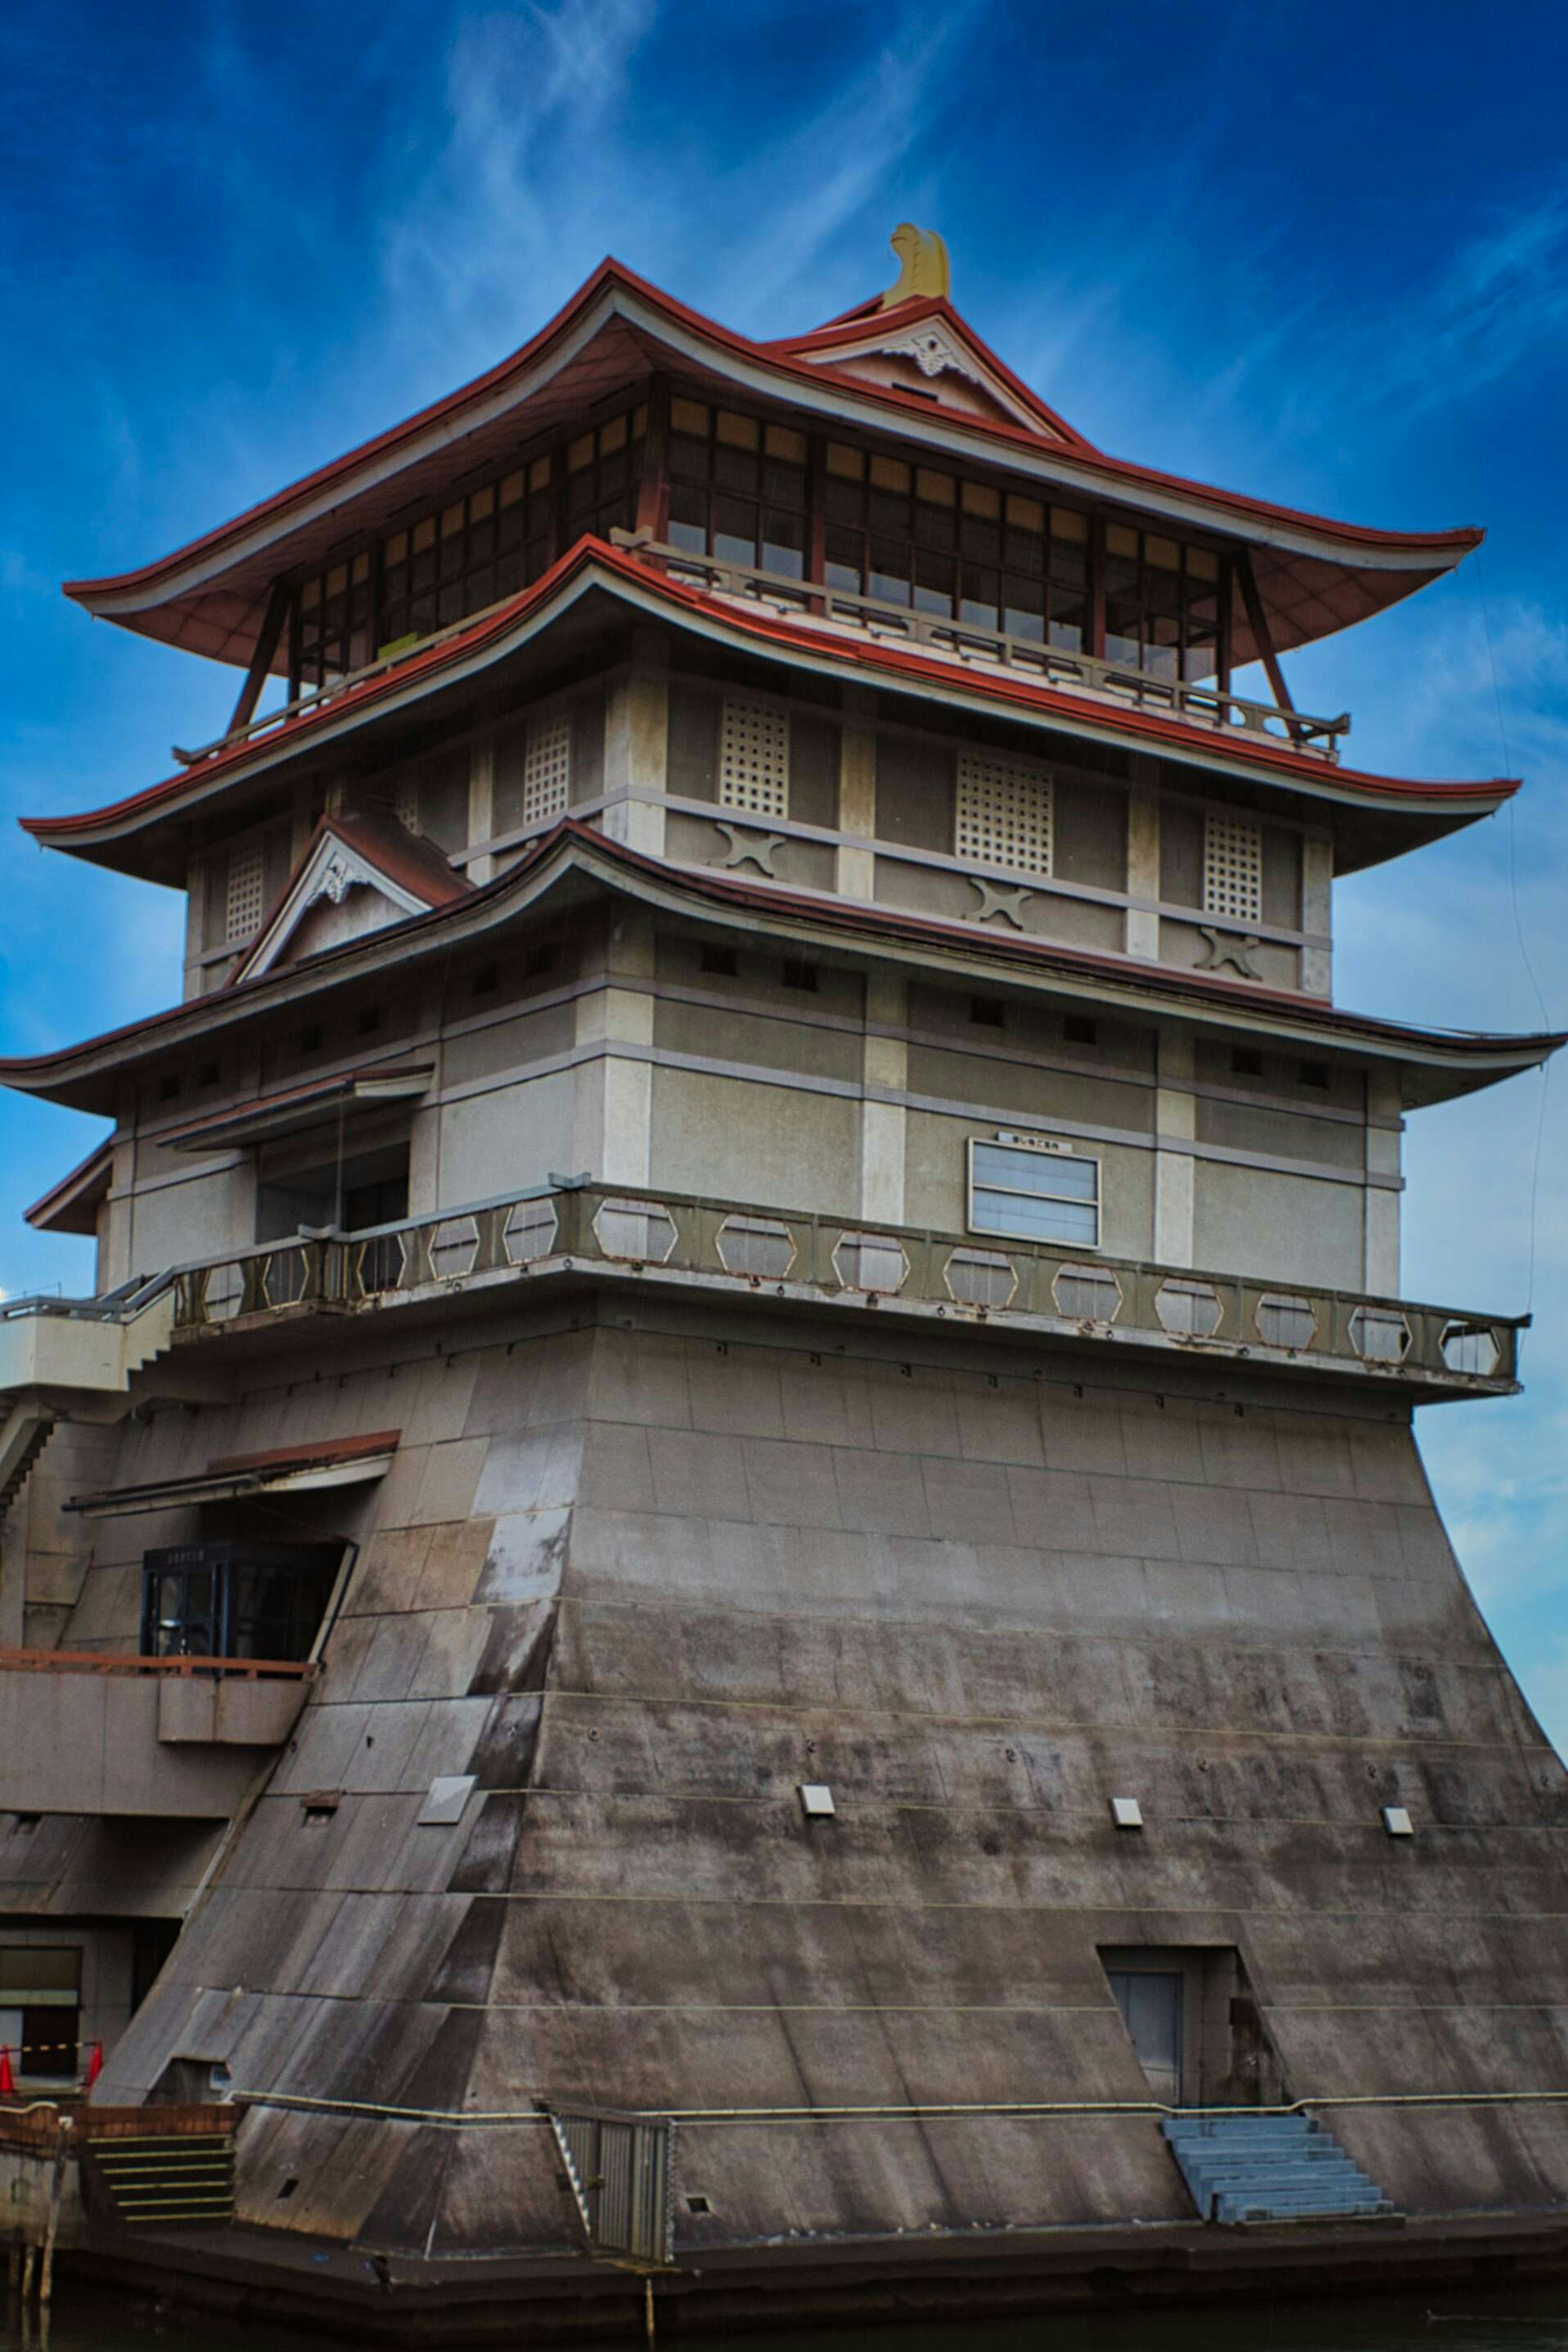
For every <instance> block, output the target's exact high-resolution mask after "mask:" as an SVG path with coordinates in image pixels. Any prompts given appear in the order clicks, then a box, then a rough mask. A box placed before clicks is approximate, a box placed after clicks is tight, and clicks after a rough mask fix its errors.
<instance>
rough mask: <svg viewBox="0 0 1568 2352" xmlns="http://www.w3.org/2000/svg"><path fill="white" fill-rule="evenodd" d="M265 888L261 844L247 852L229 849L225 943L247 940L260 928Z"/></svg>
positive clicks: (255, 844)
mask: <svg viewBox="0 0 1568 2352" xmlns="http://www.w3.org/2000/svg"><path fill="white" fill-rule="evenodd" d="M264 887H265V868H264V865H263V859H262V852H261V844H260V843H259V842H254V843H252V845H251V846H250V847H249V848H248V849H233V850H230V852H229V857H228V897H227V900H226V906H225V917H224V924H225V928H224V937H225V939H226V940H247V939H249V937H250V935H251V933H252V932H253V931H257V930H259V929H260V928H261V917H262V912H263V906H262V892H263V889H264Z"/></svg>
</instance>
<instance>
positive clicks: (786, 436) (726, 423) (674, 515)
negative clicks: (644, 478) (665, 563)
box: [669, 399, 809, 580]
mask: <svg viewBox="0 0 1568 2352" xmlns="http://www.w3.org/2000/svg"><path fill="white" fill-rule="evenodd" d="M807 479H808V477H807V473H806V439H805V434H804V433H797V432H795V430H794V429H793V427H791V426H788V425H763V423H762V422H761V421H760V420H759V419H758V418H757V417H754V416H742V415H740V414H738V413H737V412H736V411H735V410H733V409H729V408H710V406H709V405H708V404H707V402H706V401H701V400H682V399H677V400H672V401H671V402H670V404H669V543H670V545H671V546H672V547H679V548H682V549H684V550H685V551H687V552H688V553H689V554H691V555H712V556H715V557H717V558H718V559H719V561H720V562H724V563H751V564H756V565H759V566H760V567H761V568H762V570H763V571H764V572H776V573H778V574H779V575H780V576H781V577H783V578H784V579H786V580H802V579H804V578H805V570H806V549H807V545H808V538H809V534H808V530H807V494H806V485H807Z"/></svg>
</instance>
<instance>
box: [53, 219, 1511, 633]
mask: <svg viewBox="0 0 1568 2352" xmlns="http://www.w3.org/2000/svg"><path fill="white" fill-rule="evenodd" d="M927 331H940V332H941V334H942V336H943V337H944V338H946V339H947V340H948V341H949V342H950V344H951V345H952V349H953V351H955V352H957V354H958V357H959V359H960V360H961V361H962V362H963V364H962V366H959V367H957V368H956V369H955V368H953V367H952V366H949V365H947V364H945V363H944V364H943V366H942V368H941V369H940V370H939V371H938V373H937V379H936V381H935V383H933V384H927V383H923V382H921V383H920V385H919V388H918V389H917V388H915V387H914V385H912V384H910V383H899V382H893V381H878V380H874V379H873V378H872V377H870V376H868V375H867V374H866V373H864V372H863V366H862V368H861V372H857V362H864V359H865V355H866V352H868V350H870V349H875V350H879V351H881V352H888V351H889V350H893V349H894V348H895V347H896V346H897V345H898V344H899V343H900V341H908V340H909V339H910V337H912V336H917V335H919V334H921V333H923V332H927ZM656 369H666V370H671V371H674V372H676V373H679V374H681V375H683V376H685V377H695V378H700V379H703V380H705V381H707V382H708V383H710V384H711V385H713V386H714V387H715V388H717V389H719V390H721V391H723V390H726V389H727V390H729V391H730V392H731V394H733V395H735V396H737V397H749V398H752V399H756V400H762V401H765V402H768V403H770V404H773V405H774V406H782V407H784V408H786V409H789V410H794V411H798V412H803V413H805V412H809V413H810V414H811V415H813V416H814V417H815V419H816V421H817V422H818V423H819V424H820V425H824V426H831V427H833V428H835V429H840V430H855V429H858V430H861V431H870V432H880V433H883V434H886V433H889V432H892V433H894V434H896V435H897V436H899V437H900V438H901V439H903V440H905V441H907V442H910V443H913V444H916V445H919V446H921V447H923V448H924V449H926V450H927V451H930V452H931V453H933V454H935V455H938V456H940V457H943V458H944V459H945V460H946V461H947V462H949V463H954V462H957V463H970V464H982V465H989V466H991V467H1002V468H1005V470H1006V471H1007V472H1009V473H1011V474H1014V475H1016V476H1017V477H1019V478H1027V479H1029V480H1032V481H1034V482H1036V483H1037V484H1040V485H1042V486H1045V487H1047V488H1053V487H1054V488H1058V489H1065V490H1068V491H1069V492H1070V491H1076V492H1077V493H1079V495H1089V496H1092V497H1096V498H1101V499H1113V500H1115V501H1117V502H1118V503H1120V504H1121V505H1123V506H1125V507H1127V508H1128V509H1131V510H1135V511H1137V512H1139V513H1142V514H1144V515H1147V516H1150V517H1152V518H1155V519H1159V520H1163V521H1165V522H1166V523H1167V524H1169V525H1174V526H1177V527H1185V528H1191V529H1195V530H1204V531H1206V532H1209V533H1211V534H1217V535H1219V536H1222V537H1227V538H1230V539H1233V540H1237V541H1244V542H1246V543H1247V545H1249V546H1250V547H1251V549H1252V550H1253V562H1254V570H1255V572H1256V574H1257V577H1258V589H1259V593H1260V594H1261V596H1262V598H1263V602H1264V604H1265V606H1266V607H1267V609H1268V614H1269V619H1270V625H1271V627H1272V629H1273V632H1274V635H1275V643H1276V647H1277V649H1279V650H1286V649H1288V648H1289V646H1293V645H1300V644H1304V643H1306V642H1308V641H1309V640H1310V639H1312V638H1315V637H1320V636H1323V635H1328V634H1329V633H1330V632H1331V631H1332V630H1334V629H1338V628H1342V627H1345V626H1347V625H1350V624H1351V623H1352V622H1355V621H1358V620H1362V619H1364V618H1365V617H1367V615H1368V614H1372V613H1374V612H1377V611H1379V610H1381V609H1383V608H1384V606H1386V605H1388V604H1393V603H1395V602H1397V601H1398V600H1399V599H1400V598H1401V597H1404V596H1406V595H1408V594H1410V593H1412V591H1413V590H1415V589H1416V588H1418V587H1421V586H1423V585H1425V584H1426V583H1427V582H1428V581H1431V580H1434V579H1436V578H1437V577H1438V576H1439V575H1440V574H1441V573H1443V572H1447V571H1449V570H1451V569H1452V568H1453V566H1454V565H1455V564H1456V563H1458V562H1459V561H1460V560H1461V559H1462V557H1463V556H1464V555H1465V554H1467V553H1468V551H1469V550H1470V549H1471V548H1472V547H1474V546H1475V545H1476V544H1477V542H1478V541H1479V539H1480V537H1481V536H1482V534H1481V533H1480V532H1479V530H1472V529H1466V530H1447V531H1392V530H1374V529H1369V528H1366V527H1364V526H1362V525H1356V524H1350V523H1343V522H1336V521H1332V520H1329V519H1327V518H1325V517H1323V516H1319V515H1310V514H1305V513H1302V512H1300V511H1298V510H1297V509H1291V508H1288V507H1282V506H1278V505H1274V504H1272V503H1270V502H1269V501H1268V500H1265V499H1257V498H1252V497H1248V496H1246V495H1244V494H1242V493H1240V492H1237V491H1231V490H1224V489H1217V488H1213V487H1211V486H1210V485H1208V484H1205V483H1201V482H1194V481H1188V480H1185V479H1184V478H1182V477H1180V476H1177V475H1173V474H1164V473H1160V472H1157V471H1155V470H1154V469H1152V468H1151V467H1144V466H1139V465H1135V464H1132V463H1131V462H1130V461H1128V460H1126V459H1123V458H1119V457H1108V456H1106V455H1105V454H1104V453H1103V452H1102V451H1100V450H1099V449H1097V448H1095V447H1094V446H1093V445H1092V444H1091V443H1089V441H1088V440H1086V439H1085V438H1084V436H1082V435H1081V434H1079V432H1077V431H1076V429H1075V428H1073V427H1072V426H1070V425H1068V424H1067V423H1066V422H1065V421H1064V420H1063V419H1062V418H1061V417H1060V416H1058V415H1057V413H1056V411H1055V410H1054V409H1051V408H1048V407H1047V405H1046V404H1045V403H1044V402H1043V401H1042V400H1040V399H1039V398H1038V396H1037V394H1034V393H1033V392H1031V391H1030V390H1029V388H1028V387H1027V386H1026V385H1025V384H1023V383H1021V382H1020V380H1019V379H1018V378H1017V377H1016V376H1015V375H1014V374H1013V373H1012V371H1011V370H1010V369H1008V368H1007V367H1006V365H1005V362H1003V361H1002V360H1000V359H999V358H998V357H997V356H996V354H995V353H994V352H992V351H990V350H989V348H988V347H987V346H986V345H985V344H984V342H983V341H981V339H980V338H979V337H978V336H977V335H976V334H975V333H974V331H973V329H972V328H971V327H969V325H968V324H967V323H966V321H965V320H963V319H962V318H961V317H960V315H959V314H958V313H957V312H956V311H955V310H952V306H951V304H949V303H947V302H945V301H935V300H917V301H911V302H906V303H901V304H900V305H898V306H897V307H896V308H895V309H893V310H886V311H880V312H879V313H878V314H877V315H876V316H875V317H874V318H873V317H870V316H868V315H867V314H860V315H857V316H852V317H851V318H850V319H849V320H840V321H837V322H836V323H834V324H832V325H830V326H828V327H826V328H819V329H816V331H813V332H812V333H810V334H807V335H804V336H797V337H795V338H793V339H789V340H786V341H779V342H756V341H751V340H749V339H748V338H746V337H745V336H742V335H738V334H735V333H733V332H732V331H731V330H730V329H728V328H725V327H721V326H719V325H717V324H716V323H715V322H714V321H713V320H710V319H706V318H703V317H702V316H701V315H700V313H699V312H698V311H695V310H690V309H689V308H688V307H687V306H686V305H685V304H684V303H681V302H678V301H677V300H675V299H674V298H673V297H672V296H670V295H668V294H665V293H663V292H662V291H661V290H660V289H658V287H655V286H652V285H650V284H648V283H647V280H646V279H644V278H638V277H637V275H636V274H635V273H634V272H633V271H631V270H629V269H627V268H625V267H624V266H623V265H622V264H621V263H619V262H617V261H615V260H606V261H604V262H602V263H601V264H600V265H599V268H597V269H596V270H595V272H594V274H593V275H592V277H590V278H588V279H587V280H586V281H585V283H584V285H583V286H582V287H580V288H579V289H578V290H577V292H576V293H575V294H574V295H573V296H572V298H571V299H570V300H569V301H568V302H567V303H566V304H565V305H564V307H563V309H562V310H560V311H558V312H557V314H556V316H555V317H554V318H553V319H552V320H550V321H549V323H548V324H547V325H546V326H544V327H542V328H541V329H540V331H538V333H537V334H535V335H533V336H532V337H531V339H530V340H529V341H527V342H526V343H524V344H523V345H522V346H521V349H520V350H518V351H516V352H513V353H511V355H510V357H509V358H507V359H504V360H502V361H501V362H500V363H499V364H498V365H497V366H496V367H494V368H491V369H489V370H488V371H487V372H486V373H484V374H482V375H480V376H477V377H476V378H475V379H474V380H473V382H472V383H468V384H464V385H462V386H460V387H459V388H458V390H457V391H455V392H453V393H450V394H447V396H446V397H445V398H443V399H441V400H438V401H436V402H433V403H432V404H430V406H428V407H426V408H424V409H421V410H419V411H418V412H417V413H416V415H413V416H410V417H407V418H405V420H404V421H403V423H401V424H399V425H393V426H392V427H390V428H389V429H388V430H387V431H385V432H384V433H380V434H378V435H376V436H374V437H373V438H372V439H371V440H369V441H366V442H363V443H362V444H361V445H360V446H358V447H357V448H354V449H351V450H349V451H348V452H346V453H345V454H344V455H343V456H342V457H336V458H333V459H332V460H331V462H330V463H329V464H327V465H325V466H322V467H318V468H317V470H316V471H315V472H313V473H311V474H309V475H307V476H305V477H304V478H303V479H302V480H300V481H298V482H295V483H292V484H290V485H289V488H286V489H283V490H279V492H277V493H276V494H275V495H274V496H272V497H271V498H268V499H263V500H262V501H261V502H260V503H259V504H258V505H256V506H253V507H251V508H248V509H247V510H246V511H245V512H244V513H243V514H240V515H237V516H236V517H235V518H234V519H233V520H231V521H229V522H226V523H222V524H220V525H218V526H217V527H216V529H214V530H209V531H206V532H204V533H203V534H202V536H201V537H200V538H198V539H195V540H193V541H190V542H189V543H188V544H187V545H185V546H184V547H182V548H178V549H176V550H175V551H174V552H173V553H171V554H169V555H165V556H162V557H160V558H158V559H157V561H155V562H152V563H146V564H142V565H141V566H139V567H138V568H137V569H135V570H133V571H130V572H121V573H118V574H115V575H113V576H112V577H110V578H105V579H100V580H76V581H70V582H68V583H66V589H65V593H66V594H67V595H68V596H70V597H72V598H74V599H75V601H76V602H77V603H78V604H82V605H83V606H85V607H86V609H87V610H88V611H89V612H90V613H93V614H98V615H100V617H102V618H105V619H109V620H114V621H118V622H120V623H121V625H123V626H125V627H127V628H132V629H135V630H137V631H139V632H140V633H141V634H142V635H148V636H153V637H157V638H160V639H162V640H163V641H164V642H166V643H168V644H171V645H177V646H185V647H187V648H188V649H190V650H191V651H193V652H196V653H202V654H206V655H210V656H215V657H216V658H217V659H219V660H223V661H230V662H237V663H246V662H248V661H249V659H250V658H251V656H252V654H253V652H254V649H255V646H256V642H257V638H258V634H259V632H260V629H261V626H262V621H263V615H264V613H265V608H266V601H267V597H268V591H269V588H270V585H271V583H272V582H273V580H274V579H275V578H277V577H278V576H279V574H281V573H284V572H292V571H295V570H297V569H308V568H310V567H311V566H312V565H315V564H318V563H320V562H323V561H324V560H325V559H326V558H327V557H328V556H329V555H330V554H331V553H333V552H334V551H337V550H339V549H341V548H342V547H344V546H346V545H348V544H350V543H353V541H357V540H359V539H361V538H363V537H364V536H366V535H368V534H371V533H374V532H375V531H377V530H381V529H384V528H385V527H386V526H387V525H388V524H389V523H390V522H391V520H393V519H394V518H395V517H396V516H398V515H402V514H405V512H407V511H408V510H409V509H411V508H413V507H415V506H417V505H418V504H420V503H421V502H425V503H434V502H435V501H436V500H437V499H439V498H440V496H441V495H442V494H443V492H444V490H445V488H447V487H448V486H450V485H451V484H453V483H454V482H456V481H458V480H459V479H461V478H466V477H468V475H470V474H472V473H473V472H474V471H475V470H476V469H477V468H479V467H481V466H482V465H484V464H486V463H487V462H489V461H494V462H496V463H497V464H498V465H499V464H500V462H501V461H502V460H503V459H504V458H505V457H507V456H508V455H509V454H510V453H511V452H514V451H516V450H517V449H518V448H519V446H521V443H522V441H523V440H524V439H528V438H532V437H535V436H539V435H542V434H544V433H547V432H551V431H554V430H558V429H563V428H564V427H565V426H566V425H567V424H568V423H569V422H570V421H571V420H573V419H574V418H575V417H577V416H579V415H581V414H582V413H583V411H584V409H586V408H587V407H589V406H591V405H593V404H596V403H597V402H599V401H601V400H603V399H605V398H607V397H609V396H610V395H611V394H613V393H614V392H615V391H616V389H617V388H618V387H621V386H626V387H630V386H631V385H633V384H635V383H638V382H641V381H643V380H644V379H646V378H647V376H648V375H649V374H650V373H653V372H654V371H655V370H656ZM950 379H951V381H950ZM975 386H978V387H979V391H980V394H982V395H983V397H980V398H979V399H978V401H977V399H976V395H975V392H974V387H975ZM1240 635H1241V639H1242V641H1241V642H1240V643H1239V644H1238V646H1237V658H1238V659H1243V660H1244V659H1246V658H1247V657H1248V652H1249V643H1248V641H1247V639H1246V636H1245V630H1243V631H1242V632H1241V633H1240Z"/></svg>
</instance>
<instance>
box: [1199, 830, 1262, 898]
mask: <svg viewBox="0 0 1568 2352" xmlns="http://www.w3.org/2000/svg"><path fill="white" fill-rule="evenodd" d="M1204 912H1205V915H1218V916H1220V917H1221V918H1222V919H1224V920H1226V921H1227V922H1232V923H1257V922H1261V921H1262V919H1263V831H1262V827H1261V826H1260V825H1258V824H1254V822H1253V820H1252V819H1251V817H1247V816H1220V815H1218V814H1216V813H1215V811H1214V810H1213V809H1210V810H1209V811H1208V812H1207V813H1206V814H1205V818H1204Z"/></svg>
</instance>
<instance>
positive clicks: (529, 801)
mask: <svg viewBox="0 0 1568 2352" xmlns="http://www.w3.org/2000/svg"><path fill="white" fill-rule="evenodd" d="M571 789H572V721H571V719H570V718H568V717H565V716H563V717H562V718H560V719H546V721H545V722H544V724H543V725H542V727H531V728H530V729H529V730H528V750H527V751H526V753H525V754H524V756H523V762H522V821H523V823H524V824H545V823H546V822H547V821H548V820H549V819H550V818H551V817H555V816H561V815H563V814H564V812H565V808H566V804H567V801H568V798H569V796H570V793H571Z"/></svg>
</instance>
